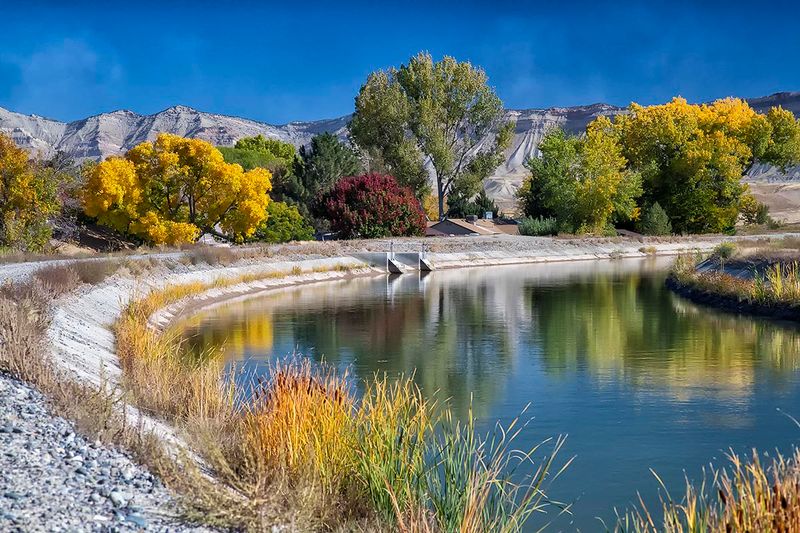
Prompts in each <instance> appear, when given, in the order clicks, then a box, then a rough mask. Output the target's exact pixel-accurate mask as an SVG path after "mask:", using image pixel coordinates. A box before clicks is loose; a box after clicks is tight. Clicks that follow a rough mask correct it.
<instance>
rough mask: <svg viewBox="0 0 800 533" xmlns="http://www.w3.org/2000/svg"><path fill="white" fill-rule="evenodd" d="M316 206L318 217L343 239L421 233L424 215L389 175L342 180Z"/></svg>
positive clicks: (373, 175) (370, 175)
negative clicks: (324, 220)
mask: <svg viewBox="0 0 800 533" xmlns="http://www.w3.org/2000/svg"><path fill="white" fill-rule="evenodd" d="M318 205H319V214H320V215H321V216H323V217H324V218H327V219H328V220H329V221H330V223H331V229H332V230H333V231H336V232H338V233H339V236H340V237H342V238H345V239H352V238H357V237H363V238H376V237H390V236H395V237H399V236H411V235H423V234H424V233H425V214H424V212H423V211H422V206H421V205H420V203H419V201H418V200H417V198H416V197H415V196H414V192H413V191H412V190H411V189H410V188H408V187H401V186H400V185H398V184H397V181H396V180H395V179H394V177H392V176H384V175H382V174H366V175H364V176H353V177H349V178H342V179H341V180H339V181H338V182H337V183H336V185H334V187H333V189H331V190H330V192H328V193H327V194H325V195H324V196H322V198H321V199H320V201H319V204H318Z"/></svg>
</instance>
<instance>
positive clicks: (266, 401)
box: [116, 271, 562, 532]
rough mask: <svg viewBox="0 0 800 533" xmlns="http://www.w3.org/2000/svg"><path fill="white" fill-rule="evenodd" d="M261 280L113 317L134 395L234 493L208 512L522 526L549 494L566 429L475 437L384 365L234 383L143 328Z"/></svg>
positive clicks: (211, 362) (210, 360)
mask: <svg viewBox="0 0 800 533" xmlns="http://www.w3.org/2000/svg"><path fill="white" fill-rule="evenodd" d="M297 274H300V272H297V271H293V272H287V273H283V274H281V273H272V274H269V276H270V277H280V276H286V275H297ZM255 280H256V278H255V277H249V278H248V279H247V280H244V279H240V278H236V279H229V280H228V279H226V280H217V281H216V282H214V283H212V284H202V283H193V284H187V285H178V286H172V287H167V288H165V289H164V290H161V291H156V292H153V293H151V294H150V295H148V296H146V297H144V298H142V299H138V300H136V301H134V302H133V303H131V304H130V305H129V306H128V307H127V309H126V311H125V312H124V314H123V316H122V317H121V318H120V320H119V321H118V323H117V331H116V332H117V349H118V354H119V357H120V361H121V363H122V367H123V372H124V383H125V385H126V388H127V389H128V390H130V391H131V393H132V396H133V398H134V400H135V402H136V405H138V406H140V407H141V408H142V409H145V410H146V411H148V412H149V413H151V414H153V415H155V416H159V417H162V418H164V419H166V420H168V421H169V422H170V423H172V424H173V425H175V426H177V427H178V428H180V429H181V430H182V431H183V432H184V433H185V435H186V438H187V441H188V442H189V444H190V445H191V447H192V448H193V450H195V451H196V452H197V453H198V454H199V455H200V456H201V457H202V459H203V460H204V461H205V463H206V465H207V466H208V467H209V468H210V470H211V472H212V473H213V477H214V478H215V479H217V480H219V481H221V482H222V484H223V485H224V486H226V487H228V488H229V489H230V490H231V491H232V494H233V495H234V496H233V497H234V500H231V501H228V502H227V503H226V504H225V505H223V506H221V507H220V508H219V509H217V510H215V511H214V512H213V513H209V512H208V511H206V512H207V514H211V515H213V516H215V517H217V518H218V519H219V520H223V521H225V522H226V523H227V525H230V526H234V527H240V528H245V529H254V530H261V529H265V528H268V527H269V526H271V525H273V524H280V523H292V524H296V525H298V527H300V529H302V530H312V529H313V530H352V529H368V530H397V529H399V530H401V531H456V530H458V531H464V532H479V531H490V530H491V531H518V530H519V529H520V528H521V527H522V525H523V524H524V523H525V522H526V521H527V520H528V519H529V518H530V516H531V515H532V514H533V513H538V512H543V511H544V510H546V509H547V508H548V507H549V506H550V505H551V502H550V501H549V500H548V499H547V497H546V496H545V493H544V491H543V487H544V484H545V482H546V481H548V480H549V479H550V478H554V477H556V474H555V473H553V472H551V467H552V461H553V459H554V456H555V454H556V452H557V451H558V449H559V448H560V447H561V444H562V441H561V440H556V441H552V442H548V443H544V444H543V445H544V446H546V447H547V448H548V449H547V452H546V453H544V449H542V450H537V449H533V450H516V449H514V448H513V442H514V439H515V437H516V435H517V434H518V432H519V431H520V430H521V428H522V427H524V425H525V424H524V422H523V421H522V420H516V421H514V422H513V423H512V424H511V425H510V426H509V427H505V428H501V427H497V429H496V430H495V431H494V432H493V434H490V435H488V436H485V437H481V436H478V435H477V434H476V432H475V428H474V419H473V418H472V417H469V419H468V420H467V421H465V422H464V421H462V422H459V421H455V420H454V419H453V417H452V415H451V413H450V411H449V409H448V407H447V405H446V402H441V403H438V404H437V403H436V402H430V401H427V400H426V399H425V398H424V397H423V395H422V393H421V391H420V390H419V389H418V388H417V387H416V386H415V385H414V383H413V381H412V380H411V379H409V378H402V377H401V378H399V379H397V380H394V379H389V378H388V377H386V376H376V377H375V378H374V379H372V380H369V381H367V382H366V383H361V384H360V385H361V386H362V388H363V390H364V392H363V394H361V395H356V394H355V393H354V390H353V387H354V385H356V384H355V383H353V381H352V380H350V379H349V378H348V376H346V375H340V374H338V373H337V372H335V371H334V370H333V369H331V368H327V367H324V366H319V365H312V364H311V363H310V362H309V361H307V360H302V359H298V360H296V361H292V362H289V363H286V364H276V365H275V366H273V367H272V368H271V370H270V372H269V373H268V375H267V376H266V377H263V378H261V379H259V380H257V381H253V382H251V383H250V385H249V386H247V387H245V388H244V390H243V389H241V388H240V389H234V388H233V385H232V383H233V380H232V379H229V378H230V376H226V375H225V369H224V363H223V361H222V360H221V359H220V358H219V357H218V355H217V354H213V353H211V354H206V356H205V357H203V358H201V359H200V360H187V359H186V357H185V356H184V354H183V352H182V350H181V346H180V343H179V342H178V341H177V338H176V337H175V335H174V334H172V333H170V332H166V333H163V334H162V333H159V332H156V331H154V330H153V329H152V328H151V327H149V326H148V320H149V317H150V316H151V314H152V313H153V312H154V311H156V310H157V309H160V308H162V307H164V306H165V305H168V304H170V303H172V302H175V301H178V300H181V299H183V298H186V297H187V296H190V295H193V294H197V293H200V292H203V291H205V290H208V289H210V288H214V287H221V286H224V285H235V284H237V283H240V282H242V281H255ZM523 416H524V414H523ZM539 451H541V452H543V453H536V454H535V453H534V452H539ZM534 455H536V456H537V458H538V456H539V455H543V456H544V457H543V459H542V462H541V463H539V462H534ZM237 499H238V500H240V501H241V503H242V504H241V505H236V504H235V503H234V501H235V500H237ZM267 509H269V511H268V512H266V511H265V510H267ZM233 510H235V512H232V511H233Z"/></svg>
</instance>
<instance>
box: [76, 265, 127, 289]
mask: <svg viewBox="0 0 800 533" xmlns="http://www.w3.org/2000/svg"><path fill="white" fill-rule="evenodd" d="M121 266H122V263H121V262H120V261H118V260H114V259H98V260H88V261H80V262H76V263H73V269H74V270H75V273H76V274H77V275H78V278H79V279H80V280H81V282H83V283H88V284H89V285H96V284H98V283H100V282H101V281H103V280H105V279H106V278H107V277H108V276H110V275H112V274H114V273H115V272H116V271H117V270H119V269H120V267H121Z"/></svg>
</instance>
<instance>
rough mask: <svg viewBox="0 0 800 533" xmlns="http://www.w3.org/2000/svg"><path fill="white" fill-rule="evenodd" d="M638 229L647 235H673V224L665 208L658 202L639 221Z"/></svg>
mask: <svg viewBox="0 0 800 533" xmlns="http://www.w3.org/2000/svg"><path fill="white" fill-rule="evenodd" d="M637 227H638V229H639V232H640V233H643V234H645V235H671V234H672V223H671V222H670V221H669V216H668V215H667V212H666V211H664V208H663V207H661V206H660V205H659V203H658V202H656V203H654V204H653V205H651V206H650V207H649V208H648V209H647V210H646V211H645V212H644V215H643V216H642V219H641V220H640V221H639V224H638V226H637Z"/></svg>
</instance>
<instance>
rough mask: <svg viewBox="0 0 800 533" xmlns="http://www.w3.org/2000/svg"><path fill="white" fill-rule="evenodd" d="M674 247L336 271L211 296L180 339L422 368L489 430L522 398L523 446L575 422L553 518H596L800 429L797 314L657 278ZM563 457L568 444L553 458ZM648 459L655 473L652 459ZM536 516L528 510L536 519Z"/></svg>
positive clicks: (430, 389)
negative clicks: (757, 315) (723, 301)
mask: <svg viewBox="0 0 800 533" xmlns="http://www.w3.org/2000/svg"><path fill="white" fill-rule="evenodd" d="M669 264H670V263H669V260H665V259H655V258H650V259H643V260H638V259H637V260H617V261H594V262H572V263H551V264H541V265H520V266H503V267H486V268H484V267H481V268H471V269H461V270H449V271H438V272H433V273H430V274H428V275H424V276H420V275H418V274H404V275H401V276H395V277H384V276H382V277H376V278H359V279H350V280H343V281H329V282H324V283H318V284H312V285H307V286H302V287H296V288H291V289H287V290H283V291H279V292H276V293H274V294H267V295H265V296H259V297H256V298H251V299H247V300H243V301H238V302H231V303H227V304H224V305H222V306H218V307H216V308H213V309H211V310H208V311H206V312H204V313H201V314H199V315H197V316H195V317H193V318H192V319H191V320H190V321H189V322H187V323H186V329H185V336H186V339H187V349H189V350H191V351H194V352H197V353H200V352H203V351H204V350H207V349H208V348H210V347H213V348H219V349H221V350H222V351H223V353H224V354H225V357H226V358H227V360H228V361H229V362H230V364H232V365H234V364H235V365H237V367H238V368H242V369H244V370H245V371H246V372H247V373H250V374H252V373H259V372H264V371H265V370H266V368H267V365H268V364H269V362H270V361H274V360H275V359H278V358H284V357H288V356H291V355H292V354H304V355H307V356H310V357H312V358H313V359H315V360H318V361H326V362H328V363H329V364H333V365H336V366H338V367H340V368H342V369H348V371H349V373H350V374H351V375H352V376H354V377H356V378H366V379H369V378H370V377H371V376H373V374H374V373H376V372H380V373H382V372H387V373H388V374H389V375H393V376H396V375H399V374H401V373H404V374H406V375H412V374H413V376H414V379H415V380H416V381H417V382H418V383H419V385H420V386H421V387H422V390H423V391H424V392H425V393H426V394H430V395H434V394H435V395H436V397H437V398H449V401H450V402H451V405H452V407H453V409H454V410H455V412H456V413H458V414H460V415H462V416H463V415H464V414H465V413H467V411H468V409H469V407H470V403H471V404H472V408H473V410H474V412H475V413H476V415H477V416H478V417H479V421H480V427H479V429H480V430H481V431H487V430H489V429H491V428H492V427H494V425H495V423H497V422H500V423H501V424H508V423H509V422H510V421H511V420H513V419H514V418H515V417H517V416H518V415H519V414H520V412H521V411H522V410H523V409H524V408H525V406H526V405H528V404H530V408H529V409H528V411H527V415H529V416H532V417H533V420H532V421H531V423H530V424H529V425H528V426H527V428H526V429H525V430H524V432H523V433H522V434H521V435H520V436H519V438H518V441H517V447H519V448H522V449H525V448H529V447H531V446H532V445H533V444H535V443H538V442H540V441H542V440H544V439H546V438H548V437H555V436H558V435H566V436H567V439H566V443H565V445H564V447H563V448H562V450H561V453H560V456H559V461H560V463H562V464H563V463H564V462H566V461H567V460H569V459H570V458H573V457H574V461H573V462H572V464H571V465H570V466H569V467H568V468H567V470H566V471H565V472H564V473H563V474H562V476H561V477H560V478H559V479H557V480H556V481H555V483H554V484H553V485H551V486H550V488H549V491H548V492H549V495H550V496H551V497H552V498H554V499H557V500H560V501H564V502H567V503H571V504H572V507H571V509H570V511H571V513H570V514H569V515H564V516H561V517H559V518H558V519H554V517H553V516H552V515H551V516H549V517H547V518H544V517H537V518H535V519H534V522H535V525H537V526H538V525H541V524H543V523H545V522H547V521H549V520H551V519H554V523H553V524H552V529H553V530H563V531H602V530H604V526H603V523H602V522H601V521H600V520H601V519H602V520H603V521H605V523H606V524H608V525H612V524H613V518H614V509H615V508H616V509H617V510H619V511H624V509H626V508H629V507H630V506H631V505H633V504H634V503H635V502H636V501H638V494H641V496H642V498H643V499H644V500H645V502H646V503H648V504H650V505H655V503H656V502H657V501H658V488H659V482H658V481H657V480H656V478H655V477H654V475H653V473H652V472H655V473H657V474H658V476H659V477H660V479H661V480H662V481H663V482H664V483H665V484H666V486H667V487H668V488H669V490H670V491H671V492H672V494H673V495H675V494H680V493H681V492H682V488H683V485H684V479H685V478H689V479H692V480H698V479H699V478H700V477H701V475H702V471H703V468H704V467H706V466H707V465H709V463H713V464H716V465H722V464H724V462H725V454H726V453H727V452H729V451H731V450H733V451H735V452H738V453H745V454H747V453H749V452H750V450H752V449H753V448H758V449H759V450H760V451H761V452H762V453H763V452H767V453H770V454H772V453H775V452H776V451H780V452H788V451H790V450H791V447H792V446H793V445H794V444H797V443H798V442H800V428H798V427H797V425H795V424H794V423H793V422H792V421H791V420H790V419H789V418H788V417H787V416H786V414H785V413H789V414H792V415H795V416H796V417H798V418H800V328H798V327H797V326H794V325H791V324H784V323H777V322H770V321H766V320H761V319H754V318H748V317H741V316H735V315H730V314H726V313H722V312H717V311H714V310H711V309H708V308H703V307H698V306H695V305H693V304H691V303H689V302H687V301H685V300H683V299H681V298H680V297H677V296H675V295H674V294H672V293H670V292H669V291H668V290H667V289H665V287H664V278H665V276H666V271H667V269H668V268H669ZM557 462H558V461H557ZM651 469H652V472H651ZM531 525H534V524H533V523H532V524H531Z"/></svg>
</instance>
